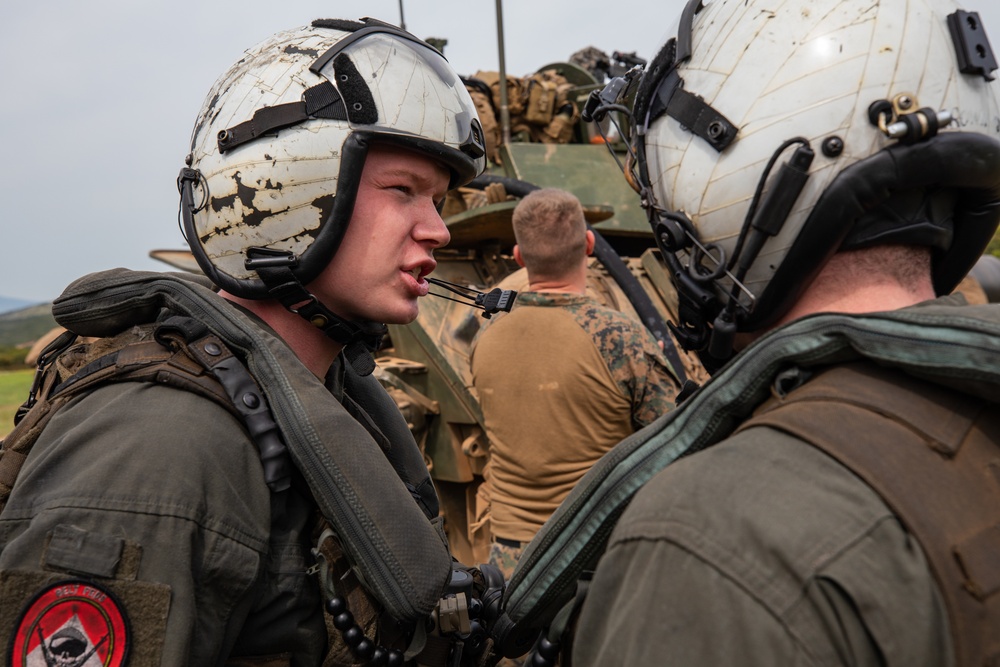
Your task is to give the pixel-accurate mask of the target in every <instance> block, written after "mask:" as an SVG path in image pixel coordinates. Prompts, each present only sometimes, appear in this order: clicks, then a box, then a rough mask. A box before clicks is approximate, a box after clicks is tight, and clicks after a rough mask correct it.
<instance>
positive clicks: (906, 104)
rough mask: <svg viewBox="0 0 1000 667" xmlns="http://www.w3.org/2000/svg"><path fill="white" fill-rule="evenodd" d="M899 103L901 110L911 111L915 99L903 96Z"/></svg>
mask: <svg viewBox="0 0 1000 667" xmlns="http://www.w3.org/2000/svg"><path fill="white" fill-rule="evenodd" d="M897 102H898V104H899V108H900V109H909V108H910V107H912V106H913V98H912V97H910V96H909V95H901V96H900V97H899V99H898V100H897Z"/></svg>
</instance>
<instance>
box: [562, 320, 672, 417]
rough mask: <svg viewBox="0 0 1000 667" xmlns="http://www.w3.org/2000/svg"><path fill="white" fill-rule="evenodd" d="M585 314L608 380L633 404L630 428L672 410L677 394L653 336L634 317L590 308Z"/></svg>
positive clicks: (664, 359) (586, 322)
mask: <svg viewBox="0 0 1000 667" xmlns="http://www.w3.org/2000/svg"><path fill="white" fill-rule="evenodd" d="M587 310H588V311H589V312H586V313H581V314H583V315H584V320H583V321H584V322H585V328H586V329H588V330H589V331H590V333H591V335H593V337H594V341H595V342H596V344H597V346H598V349H599V350H600V351H601V355H602V356H603V357H604V359H605V361H606V362H607V364H608V370H609V371H611V377H612V378H613V379H614V381H615V382H616V383H617V384H618V387H619V389H621V392H622V394H623V395H625V396H628V397H629V400H630V401H631V403H632V426H633V428H635V429H637V430H638V429H640V428H642V427H643V426H646V425H647V424H649V423H651V422H653V421H654V420H655V419H656V418H657V417H659V416H660V415H662V414H664V413H665V412H668V411H670V410H672V409H673V407H674V399H675V397H676V396H677V392H678V391H679V385H678V382H677V379H676V378H675V377H674V375H673V373H671V371H670V367H669V365H668V364H667V360H666V358H665V357H664V356H663V351H662V350H660V346H659V344H658V343H657V342H656V339H655V338H653V335H652V334H651V333H649V331H648V330H647V329H646V328H645V327H644V326H642V324H640V323H639V322H638V321H637V320H635V319H634V318H631V317H629V316H628V315H625V314H624V313H620V312H618V311H614V310H610V309H604V308H596V307H595V308H592V309H587Z"/></svg>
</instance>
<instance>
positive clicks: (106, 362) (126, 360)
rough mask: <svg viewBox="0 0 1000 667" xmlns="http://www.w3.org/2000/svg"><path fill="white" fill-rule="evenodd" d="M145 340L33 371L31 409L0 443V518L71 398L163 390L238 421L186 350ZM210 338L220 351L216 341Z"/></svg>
mask: <svg viewBox="0 0 1000 667" xmlns="http://www.w3.org/2000/svg"><path fill="white" fill-rule="evenodd" d="M146 335H148V330H147V331H146V332H145V333H143V332H141V331H139V330H138V329H132V330H129V331H127V332H125V333H123V334H121V335H119V336H115V337H114V338H113V339H106V340H105V341H102V343H101V344H100V345H88V344H81V345H78V346H75V347H73V348H70V350H68V351H67V352H66V353H65V354H64V355H62V356H60V357H59V358H58V359H59V363H56V362H55V361H54V362H53V363H51V364H50V365H48V366H47V367H44V368H42V369H40V370H39V372H40V373H41V374H42V378H41V384H40V385H39V386H40V390H39V392H38V396H37V399H36V402H35V404H34V405H33V406H31V409H30V410H28V412H27V413H26V414H25V415H24V417H23V418H22V419H21V421H19V422H18V423H17V425H16V426H15V427H14V429H13V430H12V431H11V432H10V434H9V435H8V436H7V437H6V438H4V440H3V441H2V443H0V512H2V511H3V509H4V507H5V506H6V504H7V500H8V499H9V498H10V494H11V491H12V490H13V488H14V482H15V481H16V480H17V476H18V474H19V473H20V471H21V466H22V465H23V464H24V461H25V460H26V459H27V457H28V453H29V452H30V451H31V448H32V447H33V446H34V444H35V442H36V441H37V440H38V437H39V435H41V433H42V431H43V430H44V429H45V426H46V425H47V424H48V423H49V420H51V419H52V417H53V415H55V414H56V413H57V412H58V411H59V410H60V409H61V408H62V407H63V406H64V405H66V404H67V403H68V402H69V401H71V400H72V399H73V398H75V397H76V396H79V395H80V394H82V393H83V392H85V391H87V390H90V389H93V388H96V387H97V386H99V385H101V384H105V383H108V382H152V383H156V384H165V385H168V386H171V387H175V388H177V389H182V390H185V391H191V392H194V393H197V394H199V395H201V396H203V397H205V398H208V399H210V400H212V401H214V402H216V403H218V404H219V405H221V406H223V407H224V408H226V409H227V410H228V411H229V412H231V413H232V414H233V415H234V416H235V417H236V418H237V419H240V420H241V421H242V417H241V416H240V413H239V412H238V410H237V409H236V407H234V405H233V403H232V401H231V400H230V398H229V396H228V395H227V394H226V391H225V389H224V388H223V386H222V385H221V384H220V382H219V381H218V380H217V379H216V378H215V377H214V376H213V375H212V374H211V373H208V372H207V371H206V369H205V368H204V367H203V366H202V365H201V364H199V363H198V362H197V361H196V360H195V359H194V358H193V357H192V356H191V355H190V353H189V351H188V350H187V348H186V346H179V347H177V348H176V349H171V348H168V347H165V346H163V345H161V344H160V343H158V342H156V341H155V340H151V339H145V340H143V338H144V337H145V336H146ZM212 338H213V339H214V340H213V342H216V343H217V344H218V345H219V346H220V347H221V348H222V349H226V348H225V346H224V345H222V341H221V340H219V339H218V338H217V337H214V336H213V337H212ZM109 349H110V350H112V351H110V352H109V351H108V350H109ZM67 363H70V364H71V366H72V368H73V369H74V370H75V372H74V373H73V374H72V375H71V376H70V377H68V378H66V379H61V378H60V372H59V371H60V370H62V371H63V372H64V373H65V371H66V366H65V364H67ZM61 364H62V368H61V369H60V368H59V367H60V365H61Z"/></svg>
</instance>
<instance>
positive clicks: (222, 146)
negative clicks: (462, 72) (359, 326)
mask: <svg viewBox="0 0 1000 667" xmlns="http://www.w3.org/2000/svg"><path fill="white" fill-rule="evenodd" d="M372 141H378V142H390V143H395V144H398V145H401V146H403V147H406V148H409V149H412V150H416V151H420V152H422V153H425V154H427V155H429V156H430V157H432V158H433V159H435V160H437V161H439V162H441V163H442V164H444V165H445V166H447V167H448V168H449V169H450V170H451V172H452V179H451V184H450V185H451V187H456V186H458V185H463V184H465V183H466V182H468V181H469V180H471V179H472V178H474V177H475V176H476V175H478V174H479V173H481V172H482V171H483V169H484V167H485V157H484V156H485V144H484V141H483V132H482V127H481V126H480V124H479V119H478V116H477V114H476V107H475V105H474V104H473V102H472V100H471V98H470V97H469V94H468V92H467V91H466V89H465V86H464V85H463V84H462V82H461V80H460V79H459V77H458V75H457V74H456V73H455V72H454V70H453V69H452V68H451V66H450V65H449V64H448V63H447V61H446V60H445V59H444V57H443V56H442V55H441V54H440V53H439V52H438V51H436V50H435V49H434V48H432V47H431V46H429V45H428V44H426V43H424V42H423V41H421V40H419V39H417V38H416V37H414V36H413V35H411V34H409V33H407V32H405V31H403V30H401V29H399V28H396V27H395V26H392V25H389V24H386V23H382V22H380V21H376V20H374V19H362V20H361V21H360V22H355V21H342V20H332V19H326V20H318V21H314V22H313V23H312V24H311V25H309V26H306V27H302V28H299V29H295V30H289V31H285V32H280V33H278V34H276V35H274V36H273V37H271V38H269V39H267V40H265V41H264V42H262V43H260V44H258V45H257V46H255V47H253V48H251V49H250V50H248V51H247V52H246V54H245V55H244V56H243V58H241V59H240V60H239V61H238V62H237V63H236V64H234V65H233V66H232V68H230V70H229V71H228V72H226V73H225V74H224V75H223V76H222V77H221V78H219V80H218V81H217V82H216V84H215V86H214V87H213V88H212V90H211V92H209V94H208V97H207V98H206V100H205V104H204V106H203V108H202V110H201V113H200V114H199V116H198V120H197V122H196V124H195V127H194V132H193V134H192V139H191V153H190V155H188V157H187V160H186V162H187V167H186V168H184V169H182V170H181V175H180V177H179V179H178V184H179V186H180V189H181V193H182V201H181V214H182V218H183V222H184V230H185V234H186V236H187V240H188V242H189V244H190V245H191V249H192V251H193V252H194V256H195V257H196V258H197V260H198V264H199V265H200V267H201V268H202V270H204V272H205V273H206V274H207V275H208V276H209V277H210V278H211V279H212V280H213V281H214V282H215V283H216V284H217V285H219V286H220V287H222V288H224V289H225V290H227V291H229V292H231V293H233V294H236V295H238V296H241V297H245V298H250V299H262V298H270V297H274V298H280V299H282V300H283V301H284V302H286V305H289V304H292V303H294V302H295V301H296V300H301V299H302V298H305V297H303V296H302V294H303V292H302V291H301V289H299V288H301V286H302V285H305V284H307V283H309V282H310V281H311V280H313V279H314V278H315V277H316V276H317V275H318V274H319V273H320V272H321V271H322V270H323V268H324V267H325V266H326V265H327V264H328V263H329V261H330V259H331V258H332V257H333V255H334V253H335V252H336V250H337V246H338V244H339V243H340V240H341V239H342V238H343V234H344V231H345V229H346V226H347V224H348V221H349V220H350V217H351V213H352V210H353V207H354V200H355V196H356V193H357V187H358V181H359V178H360V174H361V169H362V166H363V164H364V160H365V156H366V154H367V150H368V147H369V145H370V144H371V142H372ZM275 266H280V267H281V268H282V269H283V270H284V271H285V272H284V273H283V274H280V275H274V276H271V277H270V279H265V278H266V271H267V270H269V269H272V268H273V267H275ZM288 281H292V282H294V283H297V284H298V286H299V288H297V289H296V290H293V291H292V292H291V293H288V291H287V290H286V289H285V288H284V286H283V283H286V282H288ZM327 314H328V313H327ZM313 319H315V320H316V324H317V326H321V328H323V326H324V317H321V316H317V317H316V318H313ZM328 333H330V332H329V331H328ZM344 336H347V337H350V336H348V335H347V334H344ZM344 336H340V337H341V338H342V337H344ZM334 337H335V338H336V337H337V336H336V335H335V336H334Z"/></svg>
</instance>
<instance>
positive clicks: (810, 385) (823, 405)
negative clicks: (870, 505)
mask: <svg viewBox="0 0 1000 667" xmlns="http://www.w3.org/2000/svg"><path fill="white" fill-rule="evenodd" d="M755 426H769V427H771V428H775V429H778V430H781V431H784V432H786V433H789V434H791V435H792V436H794V437H796V438H798V439H800V440H802V441H804V442H808V443H810V444H812V445H813V446H815V447H818V448H819V449H821V450H823V451H824V452H826V453H827V454H829V455H830V456H832V457H833V458H835V459H837V460H838V461H839V462H840V463H842V464H843V465H845V466H846V467H848V468H849V469H850V470H851V471H852V472H854V473H855V474H856V475H858V476H859V477H860V478H861V479H863V480H864V481H865V482H866V483H867V484H868V485H869V486H870V487H871V488H872V489H874V490H875V491H876V492H877V493H878V494H879V495H880V496H881V497H882V499H883V500H884V501H885V503H886V504H887V505H888V506H889V507H890V508H891V509H892V510H893V512H894V513H895V514H896V516H897V517H899V519H900V520H901V521H902V523H903V525H904V526H905V527H906V528H907V530H909V532H910V533H911V534H913V535H914V536H915V537H916V538H917V541H918V542H919V543H920V545H921V547H923V550H924V553H925V554H926V556H927V559H928V561H929V564H930V568H931V571H932V573H933V574H934V578H935V580H936V581H937V583H938V588H939V590H940V591H941V594H942V596H943V598H944V602H945V607H946V608H947V609H948V617H949V621H950V627H951V636H952V641H953V642H954V650H955V655H956V657H957V660H956V664H958V665H989V664H993V662H992V661H991V660H990V659H991V658H992V660H996V659H997V658H998V657H1000V632H997V629H998V628H1000V594H998V593H1000V411H998V410H997V404H996V403H995V402H991V401H987V400H985V399H983V398H977V397H975V396H970V395H968V394H965V393H961V392H956V391H954V390H951V389H948V388H947V387H943V386H941V385H937V384H933V383H930V382H925V381H923V380H919V379H917V378H914V377H913V376H910V375H907V374H906V373H904V372H902V371H899V370H896V369H892V368H883V367H880V366H876V365H875V364H871V363H865V362H855V363H851V364H847V365H842V366H834V367H831V368H828V369H823V370H822V371H820V372H819V373H818V374H817V375H816V376H815V377H813V378H811V379H808V380H806V382H805V383H804V384H803V385H802V386H801V387H798V388H795V389H794V390H791V391H789V392H788V393H787V394H786V393H781V394H776V395H775V396H774V397H772V398H771V399H769V400H768V401H767V402H765V403H764V404H763V405H762V406H761V407H760V408H758V410H757V411H756V413H755V415H754V417H753V418H752V419H750V420H748V421H747V422H744V423H743V424H742V425H741V426H740V428H739V429H737V432H739V431H743V430H745V429H749V428H753V427H755Z"/></svg>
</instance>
